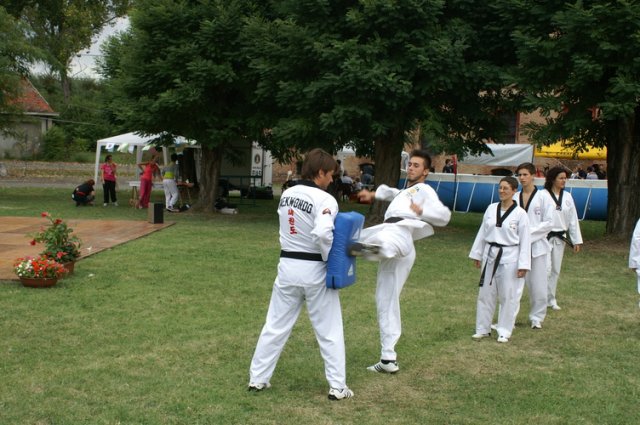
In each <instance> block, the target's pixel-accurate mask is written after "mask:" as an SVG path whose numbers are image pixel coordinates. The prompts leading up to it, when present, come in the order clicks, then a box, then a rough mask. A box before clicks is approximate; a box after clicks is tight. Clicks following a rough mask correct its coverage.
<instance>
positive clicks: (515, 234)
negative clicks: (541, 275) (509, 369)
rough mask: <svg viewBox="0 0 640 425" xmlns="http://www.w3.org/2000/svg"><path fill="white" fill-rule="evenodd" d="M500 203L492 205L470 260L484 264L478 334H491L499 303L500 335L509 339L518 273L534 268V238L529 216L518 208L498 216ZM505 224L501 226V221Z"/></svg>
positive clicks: (518, 290) (517, 301)
mask: <svg viewBox="0 0 640 425" xmlns="http://www.w3.org/2000/svg"><path fill="white" fill-rule="evenodd" d="M499 209H500V202H497V203H494V204H491V205H489V207H488V208H487V210H486V211H485V213H484V216H483V217H482V224H481V225H480V229H479V230H478V234H477V235H476V239H475V241H474V242H473V246H472V247H471V252H470V253H469V258H471V259H472V260H478V261H481V262H482V266H481V268H482V270H483V272H482V276H481V281H480V290H479V291H478V302H477V313H476V333H477V334H488V333H490V332H491V319H492V318H493V313H494V312H495V309H496V301H499V302H500V306H501V307H500V311H499V314H498V325H497V330H498V335H499V336H503V337H505V338H510V337H511V333H512V332H513V325H514V324H515V317H516V313H517V309H518V307H519V304H520V299H519V295H521V294H522V288H523V286H524V278H519V277H518V276H517V273H518V270H530V268H531V242H530V238H531V234H530V231H529V219H528V217H527V212H526V211H525V210H523V209H522V208H520V207H519V206H517V205H515V206H514V208H513V209H510V210H511V212H508V211H509V210H507V211H502V210H501V209H500V213H499V215H498V210H499ZM499 217H500V218H501V220H503V222H502V223H499V222H498V218H499Z"/></svg>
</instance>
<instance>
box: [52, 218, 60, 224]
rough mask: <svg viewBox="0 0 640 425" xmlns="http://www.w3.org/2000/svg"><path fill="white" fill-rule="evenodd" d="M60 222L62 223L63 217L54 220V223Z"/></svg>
mask: <svg viewBox="0 0 640 425" xmlns="http://www.w3.org/2000/svg"><path fill="white" fill-rule="evenodd" d="M60 223H62V219H61V218H56V221H54V222H53V224H60Z"/></svg>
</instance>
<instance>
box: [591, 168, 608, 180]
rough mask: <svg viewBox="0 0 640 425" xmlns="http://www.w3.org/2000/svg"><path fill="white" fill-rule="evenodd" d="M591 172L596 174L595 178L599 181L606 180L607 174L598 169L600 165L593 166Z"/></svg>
mask: <svg viewBox="0 0 640 425" xmlns="http://www.w3.org/2000/svg"><path fill="white" fill-rule="evenodd" d="M592 167H593V172H594V173H596V176H598V179H599V180H604V179H606V178H607V173H606V172H605V171H604V170H603V169H602V168H600V164H593V166H592Z"/></svg>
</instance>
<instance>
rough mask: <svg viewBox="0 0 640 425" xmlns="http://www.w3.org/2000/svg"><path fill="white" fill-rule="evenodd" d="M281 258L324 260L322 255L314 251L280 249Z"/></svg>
mask: <svg viewBox="0 0 640 425" xmlns="http://www.w3.org/2000/svg"><path fill="white" fill-rule="evenodd" d="M280 258H293V259H295V260H307V261H324V260H323V259H322V255H320V254H315V253H313V252H291V251H280Z"/></svg>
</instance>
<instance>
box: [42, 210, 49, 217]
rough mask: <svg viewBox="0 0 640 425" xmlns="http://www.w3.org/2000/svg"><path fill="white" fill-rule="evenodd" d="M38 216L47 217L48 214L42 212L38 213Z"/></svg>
mask: <svg viewBox="0 0 640 425" xmlns="http://www.w3.org/2000/svg"><path fill="white" fill-rule="evenodd" d="M40 215H41V216H42V217H49V213H48V212H46V211H44V212H42V213H40Z"/></svg>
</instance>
